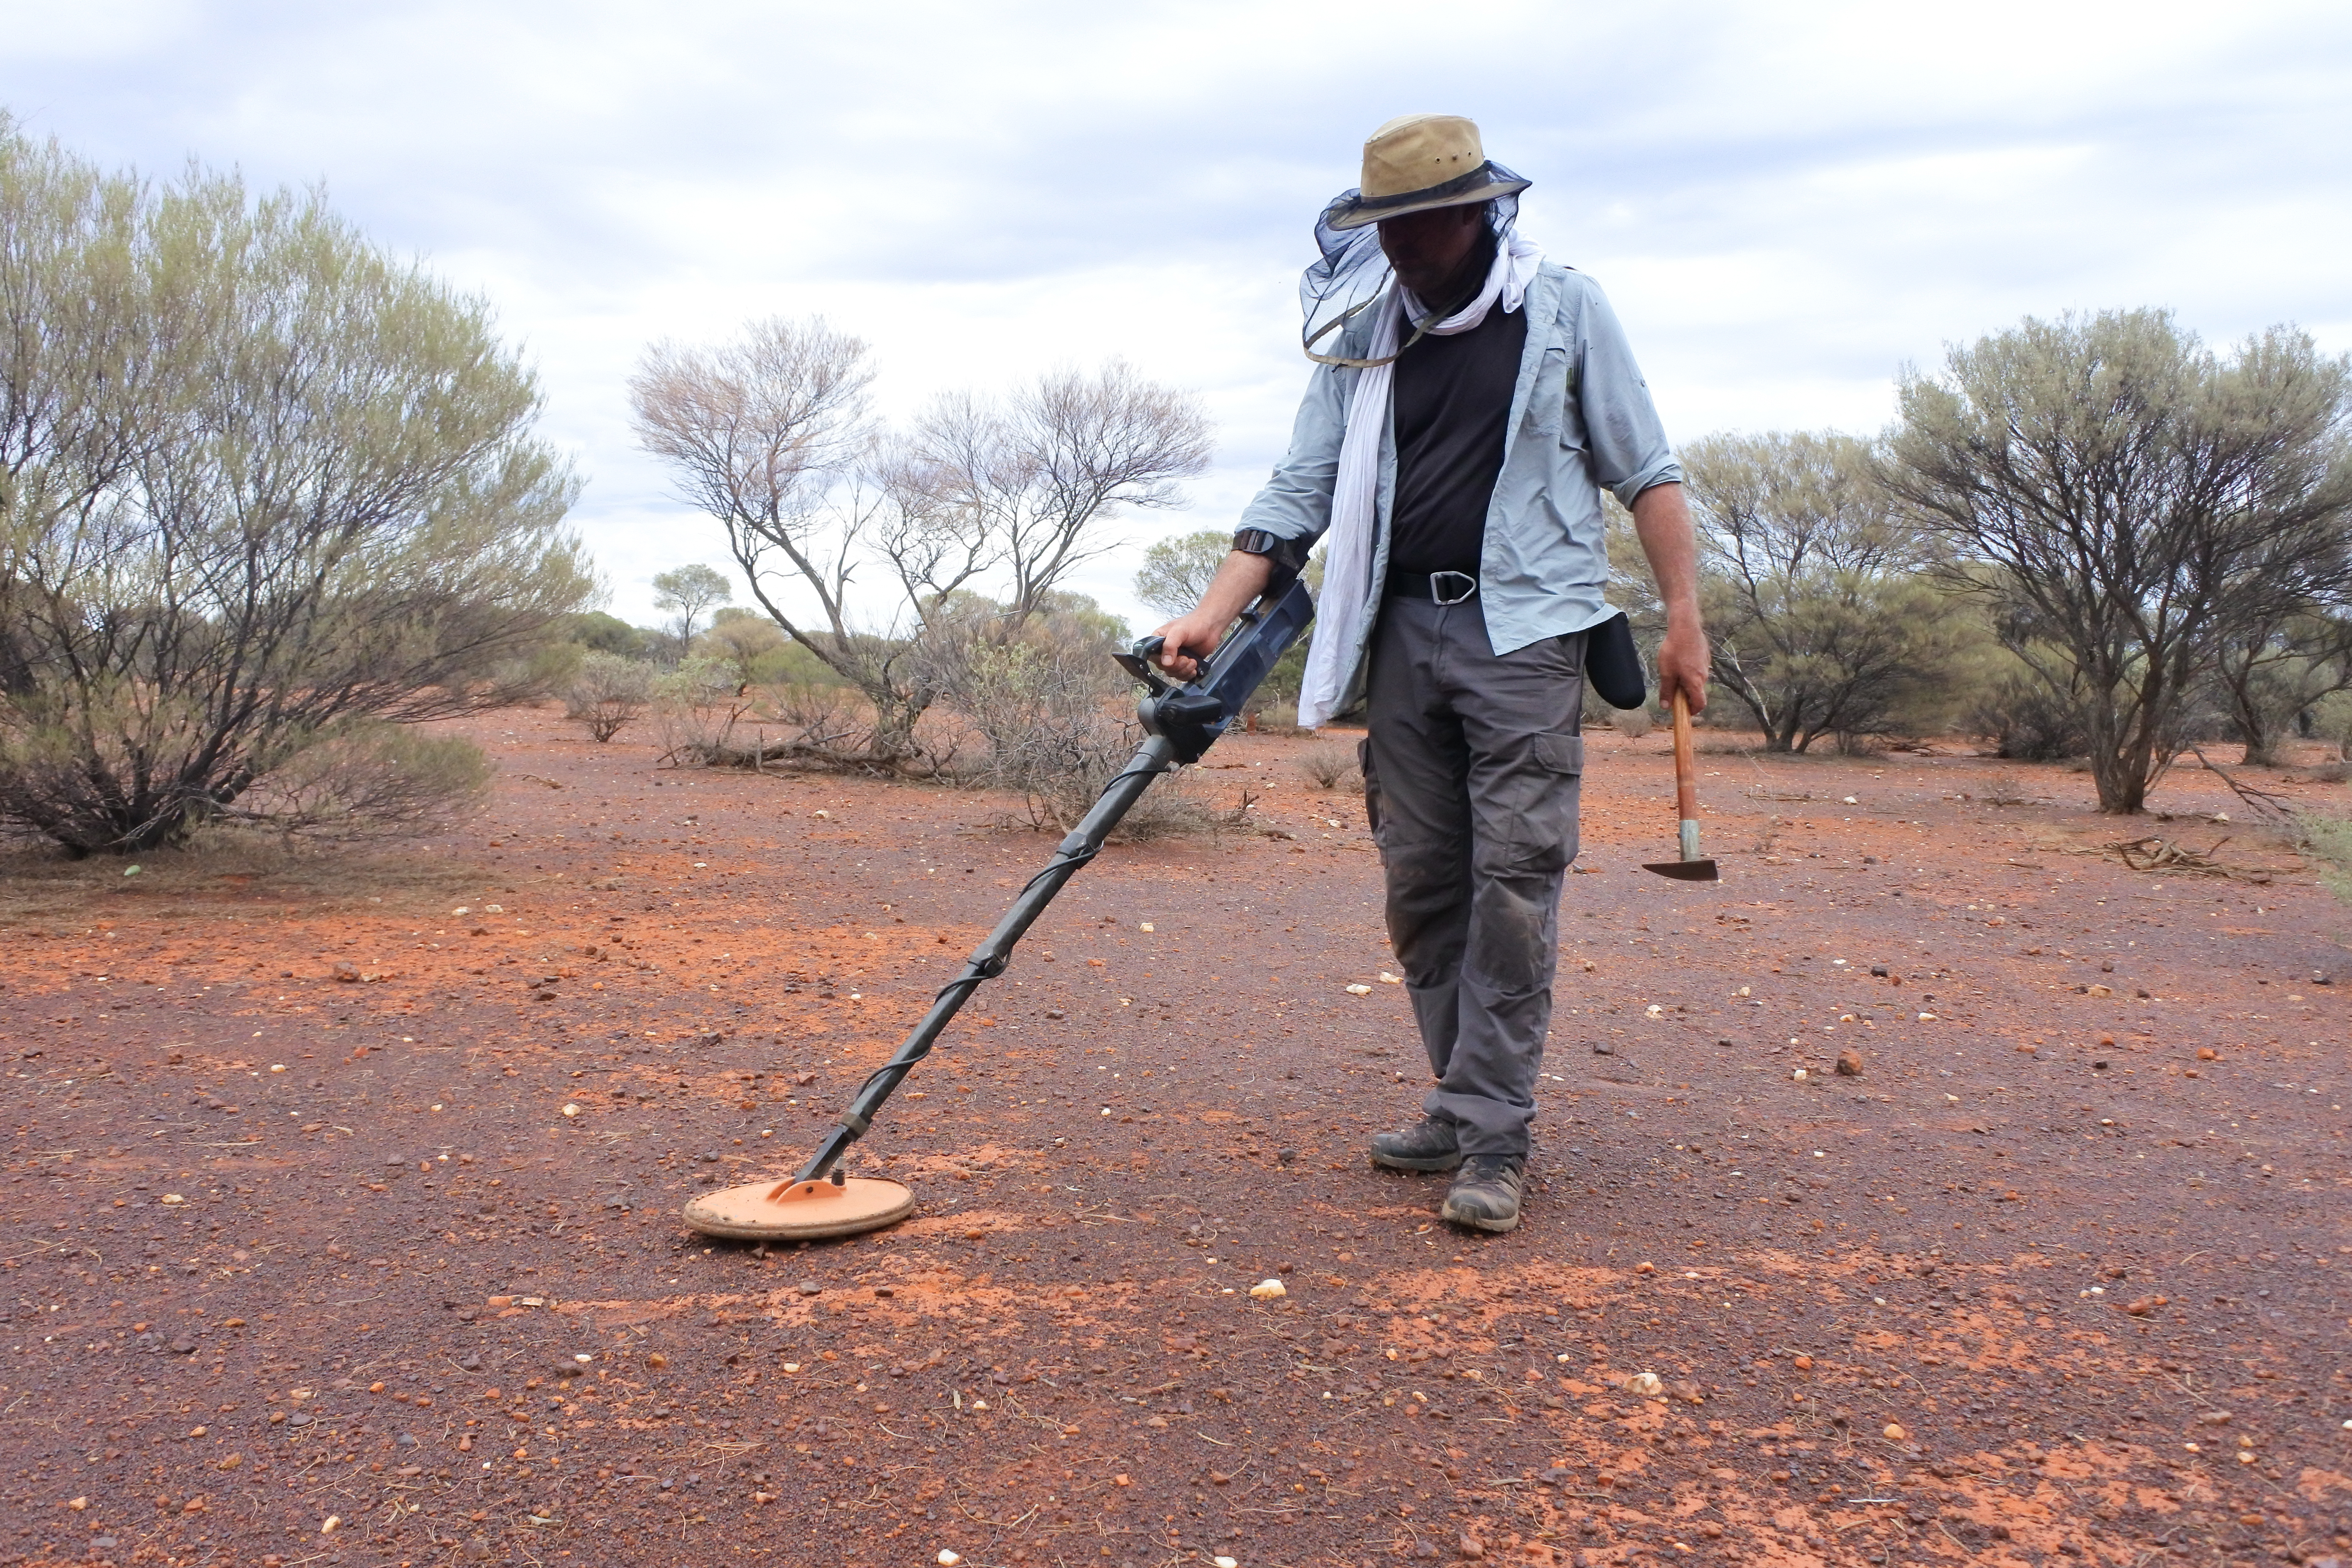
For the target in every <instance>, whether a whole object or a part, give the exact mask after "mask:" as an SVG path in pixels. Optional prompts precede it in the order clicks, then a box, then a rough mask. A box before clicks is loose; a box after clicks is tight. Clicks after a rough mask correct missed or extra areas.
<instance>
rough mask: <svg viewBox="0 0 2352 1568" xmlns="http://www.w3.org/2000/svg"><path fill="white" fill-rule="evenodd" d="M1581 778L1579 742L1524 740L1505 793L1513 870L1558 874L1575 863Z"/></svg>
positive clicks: (1542, 737)
mask: <svg viewBox="0 0 2352 1568" xmlns="http://www.w3.org/2000/svg"><path fill="white" fill-rule="evenodd" d="M1583 772H1584V739H1583V737H1582V736H1580V735H1573V734H1568V733H1564V732H1561V731H1539V732H1538V733H1536V734H1532V735H1529V736H1528V738H1527V742H1526V744H1525V749H1524V751H1523V752H1521V754H1520V759H1519V764H1518V766H1517V767H1515V768H1514V769H1512V770H1511V773H1512V776H1511V777H1510V779H1509V780H1508V783H1507V785H1506V788H1505V790H1504V794H1505V795H1506V796H1507V799H1506V800H1505V801H1500V802H1497V803H1496V804H1497V805H1502V806H1503V807H1504V813H1505V816H1506V819H1507V822H1508V823H1509V827H1508V829H1507V832H1506V834H1505V835H1504V838H1503V841H1504V842H1505V843H1506V844H1507V845H1508V846H1509V849H1510V860H1511V865H1512V867H1513V868H1514V869H1517V870H1521V871H1538V872H1543V871H1558V870H1559V869H1561V868H1563V867H1565V866H1566V865H1567V864H1568V863H1569V862H1570V860H1573V859H1574V858H1576V837H1577V835H1576V812H1577V798H1578V793H1579V784H1578V780H1579V777H1580V775H1581V774H1582V773H1583Z"/></svg>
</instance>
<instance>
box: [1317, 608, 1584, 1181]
mask: <svg viewBox="0 0 2352 1568" xmlns="http://www.w3.org/2000/svg"><path fill="white" fill-rule="evenodd" d="M1584 640H1585V639H1584V636H1583V634H1582V633H1578V634H1576V635H1574V636H1570V637H1548V638H1546V639H1545V640H1543V641H1541V642H1538V643H1536V644H1533V645H1531V646H1529V647H1523V648H1520V649H1519V650H1518V651H1517V652H1516V653H1509V654H1504V655H1501V656H1499V657H1498V656H1497V655H1496V653H1495V652H1494V650H1493V647H1492V646H1491V645H1490V644H1489V643H1488V642H1487V640H1486V617H1485V616H1484V614H1483V613H1482V612H1481V610H1480V608H1479V605H1478V602H1477V601H1476V600H1475V599H1472V600H1470V601H1468V602H1467V603H1465V604H1460V605H1437V604H1433V603H1431V602H1430V601H1428V600H1419V599H1409V598H1391V599H1390V600H1388V601H1386V602H1385V603H1384V604H1383V605H1381V619H1380V625H1379V626H1378V627H1377V628H1375V630H1374V632H1373V637H1372V666H1371V679H1370V731H1371V732H1370V736H1369V738H1367V739H1366V741H1365V742H1364V744H1363V762H1364V796H1365V805H1366V811H1367V813H1368V815H1369V816H1370V820H1371V826H1372V833H1373V837H1374V838H1375V839H1376V841H1377V842H1378V843H1379V845H1380V849H1381V865H1382V866H1383V867H1384V868H1386V870H1387V874H1388V926H1389V941H1390V942H1391V946H1392V947H1393V949H1394V950H1395V952H1396V957H1397V963H1398V966H1399V967H1400V968H1402V970H1403V971H1404V981H1405V991H1406V994H1408V995H1409V996H1411V997H1412V1008H1413V1015H1414V1017H1415V1019H1416V1020H1417V1021H1418V1022H1419V1024H1420V1026H1421V1039H1422V1044H1423V1046H1424V1047H1426V1048H1427V1049H1428V1052H1429V1065H1430V1068H1431V1070H1433V1072H1435V1073H1436V1075H1437V1086H1436V1087H1435V1088H1434V1089H1431V1090H1430V1092H1429V1095H1428V1098H1427V1099H1426V1100H1424V1101H1423V1107H1424V1109H1425V1110H1427V1111H1428V1113H1429V1114H1430V1115H1431V1116H1433V1117H1437V1118H1442V1119H1445V1120H1449V1121H1453V1122H1454V1123H1455V1124H1456V1127H1457V1130H1458V1133H1459V1136H1460V1139H1461V1144H1462V1150H1463V1152H1465V1153H1466V1154H1525V1153H1526V1152H1528V1123H1529V1122H1530V1121H1533V1120H1534V1119H1535V1084H1536V1074H1537V1069H1538V1068H1539V1067H1540V1066H1541V1064H1542V1061H1543V1047H1544V1036H1545V1033H1546V1031H1547V1030H1548V1029H1549V1026H1550V1024H1551V986H1552V976H1553V973H1554V971H1555V970H1556V969H1557V968H1558V966H1559V889H1560V878H1561V874H1562V873H1563V872H1564V871H1565V870H1566V869H1567V868H1568V863H1569V862H1570V860H1572V859H1574V858H1576V813H1577V787H1578V776H1579V775H1580V773H1583V771H1584V742H1583V741H1582V739H1581V738H1580V736H1579V734H1578V730H1579V728H1580V725H1581V722H1582V720H1583V715H1584Z"/></svg>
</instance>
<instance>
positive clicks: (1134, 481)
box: [913, 360, 1211, 626]
mask: <svg viewBox="0 0 2352 1568" xmlns="http://www.w3.org/2000/svg"><path fill="white" fill-rule="evenodd" d="M913 446H914V449H915V451H916V452H918V453H919V455H920V456H919V461H920V463H921V464H922V466H923V468H924V469H925V470H926V472H927V475H928V477H929V481H930V482H931V484H932V485H933V486H935V487H936V489H935V490H934V493H935V494H936V495H937V496H938V498H939V499H940V501H942V502H943V503H944V504H946V505H947V506H949V507H950V508H951V509H953V510H956V511H959V512H961V513H963V514H965V515H966V516H967V517H969V518H971V519H972V520H974V521H975V522H976V523H977V524H978V525H979V526H980V527H981V528H982V529H984V530H985V532H986V535H987V537H988V538H989V539H990V540H991V541H992V542H993V543H994V544H995V546H996V548H997V549H998V550H1000V551H1001V552H1003V563H1004V565H1005V567H1006V569H1007V571H1008V573H1009V575H1010V578H1011V582H1010V584H1009V587H1008V590H1007V593H1006V595H1005V608H1006V611H1007V615H1008V617H1009V619H1010V621H1011V622H1012V623H1013V625H1015V626H1018V625H1019V624H1020V623H1021V622H1023V621H1024V620H1026V619H1027V618H1028V617H1029V616H1031V615H1032V614H1034V612H1035V611H1036V609H1037V606H1038V605H1041V604H1042V603H1044V602H1045V596H1046V595H1048V594H1050V593H1052V592H1053V591H1054V590H1055V588H1056V587H1057V586H1059V585H1060V584H1061V582H1062V580H1063V579H1064V578H1065V577H1066V576H1067V575H1068V574H1069V571H1070V569H1071V568H1072V567H1074V566H1076V565H1077V564H1078V563H1080V562H1082V561H1085V560H1086V559H1087V558H1088V557H1090V556H1093V555H1097V554H1099V553H1100V552H1103V551H1104V550H1107V549H1109V548H1111V547H1112V546H1113V545H1114V544H1115V543H1117V541H1115V540H1112V539H1108V538H1107V537H1105V533H1104V531H1103V529H1102V526H1101V525H1102V524H1103V523H1105V522H1107V521H1109V520H1111V519H1112V518H1113V517H1115V516H1117V515H1118V513H1119V512H1120V511H1122V510H1129V509H1137V510H1142V509H1150V508H1158V507H1166V506H1173V505H1175V504H1176V503H1177V502H1178V500H1180V499H1181V491H1180V490H1179V489H1178V482H1179V481H1180V480H1182V479H1190V478H1192V477H1193V476H1194V475H1197V474H1199V473H1201V472H1202V471H1203V470H1204V469H1205V468H1207V467H1208V466H1209V456H1210V449H1211V442H1210V434H1209V423H1208V419H1207V417H1206V416H1204V415H1203V414H1202V412H1201V409H1200V405H1199V402H1198V400H1197V399H1195V398H1194V397H1193V396H1192V395H1190V394H1188V393H1183V392H1179V391H1176V390H1174V389H1172V388H1169V387H1164V386H1159V385H1156V384H1153V383H1151V382H1149V381H1146V380H1144V379H1143V378H1142V377H1140V376H1139V375H1138V374H1136V373H1135V371H1134V370H1133V369H1132V368H1131V367H1130V366H1129V365H1127V364H1126V363H1123V362H1121V361H1118V360H1113V361H1112V362H1110V363H1108V364H1107V365H1105V366H1104V367H1103V368H1102V369H1101V370H1099V371H1097V372H1095V373H1094V374H1087V373H1085V372H1082V371H1076V370H1063V371H1056V372H1054V373H1052V374H1046V375H1042V376H1039V377H1038V378H1037V379H1036V380H1035V381H1034V382H1032V383H1030V384H1028V385H1026V386H1024V387H1022V388H1020V389H1019V390H1018V391H1016V392H1014V393H1013V395H1011V396H1009V397H1006V398H1004V399H1002V400H997V399H992V398H989V397H985V396H982V395H978V394H973V393H958V394H951V395H948V396H945V397H942V398H941V399H940V401H939V402H938V403H936V404H935V405H933V406H932V408H931V409H930V411H929V414H928V415H926V416H925V417H924V418H923V420H922V421H921V423H920V424H919V426H918V427H917V429H916V432H915V435H914V440H913Z"/></svg>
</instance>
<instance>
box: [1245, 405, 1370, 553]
mask: <svg viewBox="0 0 2352 1568" xmlns="http://www.w3.org/2000/svg"><path fill="white" fill-rule="evenodd" d="M1355 374H1356V373H1353V372H1348V371H1342V370H1339V369H1337V368H1335V367H1331V366H1327V365H1318V366H1316V368H1315V372H1314V374H1313V376H1312V377H1311V378H1310V379H1309V380H1308V382H1307V395H1306V397H1304V398H1303V399H1301V400H1300V402H1299V405H1298V418H1297V422H1296V423H1294V424H1293V425H1292V426H1291V429H1290V450H1289V451H1287V452H1286V453H1284V454H1283V458H1282V461H1281V462H1279V463H1276V465H1275V467H1274V477H1273V478H1272V479H1268V480H1267V481H1266V483H1265V489H1262V490H1260V491H1258V492H1257V497H1256V499H1255V500H1252V501H1251V502H1250V503H1249V505H1248V506H1247V507H1246V508H1244V510H1243V512H1242V517H1241V526H1242V527H1243V528H1262V529H1264V530H1265V531H1266V532H1268V533H1271V534H1273V535H1274V536H1275V537H1276V539H1296V540H1301V541H1304V542H1307V543H1310V544H1311V543H1313V542H1315V541H1316V540H1318V539H1320V538H1322V537H1323V532H1324V531H1325V530H1326V529H1328V528H1329V527H1330V526H1331V488H1332V485H1333V484H1334V483H1335V482H1336V480H1337V479H1338V476H1339V441H1340V438H1341V437H1344V436H1345V435H1346V434H1347V431H1348V396H1349V393H1350V392H1351V391H1352V390H1353V389H1354V386H1355Z"/></svg>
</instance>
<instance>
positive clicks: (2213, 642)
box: [1882, 310, 2352, 813]
mask: <svg viewBox="0 0 2352 1568" xmlns="http://www.w3.org/2000/svg"><path fill="white" fill-rule="evenodd" d="M1900 395H1901V422H1900V424H1899V426H1897V428H1896V429H1895V433H1894V436H1893V437H1892V449H1891V458H1892V460H1891V461H1890V462H1888V463H1887V464H1886V465H1885V468H1883V470H1882V474H1883V477H1884V479H1885V482H1886V483H1887V484H1888V485H1889V486H1890V488H1892V489H1894V491H1895V494H1896V495H1897V496H1898V497H1900V498H1901V500H1903V501H1904V502H1905V503H1906V505H1907V506H1908V507H1909V508H1910V509H1911V510H1912V511H1913V513H1914V515H1915V516H1916V517H1917V518H1918V519H1920V520H1921V521H1924V522H1925V523H1926V524H1927V526H1929V527H1931V528H1933V529H1935V530H1937V531H1940V532H1942V533H1943V534H1944V535H1945V536H1946V537H1947V539H1948V541H1949V542H1950V544H1951V546H1952V547H1953V550H1954V553H1955V555H1956V556H1958V557H1959V558H1960V562H1961V564H1960V567H1959V570H1958V574H1957V575H1956V581H1957V582H1958V583H1959V584H1961V585H1963V586H1975V587H1979V588H1982V589H1984V590H1986V591H1989V592H1990V593H1992V594H1994V595H1996V596H1997V597H1999V598H2000V599H2004V600H2008V601H2011V602H2013V604H2014V605H2015V606H2016V607H2017V609H2018V610H2019V611H2020V612H2021V614H2020V615H2015V616H2008V615H2005V616H2003V617H2002V618H2003V619H2010V620H2017V621H2020V622H2021V623H2022V624H2032V625H2035V626H2040V627H2042V628H2045V633H2044V635H2046V636H2047V637H2050V638H2051V639H2052V641H2051V642H2050V643H2047V644H2038V645H2037V644H2026V645H2023V646H2018V647H2016V651H2017V652H2018V654H2019V657H2021V658H2025V659H2027V660H2028V661H2029V662H2031V661H2033V660H2035V659H2037V658H2042V654H2041V653H2040V652H2038V651H2037V648H2048V647H2056V648H2058V649H2062V650H2063V659H2062V660H2060V661H2048V660H2045V661H2044V663H2043V664H2042V665H2040V666H2037V668H2039V670H2040V673H2041V675H2042V678H2043V679H2044V680H2045V681H2046V682H2047V684H2048V685H2049V686H2050V687H2051V688H2052V689H2053V690H2056V689H2065V688H2067V687H2068V686H2070V685H2071V686H2073V687H2074V689H2078V690H2079V691H2080V692H2081V693H2082V694H2083V697H2084V724H2085V728H2086V730H2087V731H2088V733H2089V738H2090V751H2091V759H2090V760H2091V772H2092V776H2093V778H2094V779H2095V782H2096V784H2097V786H2098V794H2099V807H2100V809H2101V810H2103V811H2107V812H2115V813H2128V812H2137V811H2138V810H2140V809H2141V807H2142V803H2143V801H2144V800H2145V798H2146V796H2147V789H2148V786H2149V784H2150V783H2151V782H2152V781H2153V780H2154V779H2155V777H2156V776H2157V775H2158V773H2160V771H2161V770H2162V769H2163V767H2164V766H2166V765H2167V764H2168V763H2169V761H2170V760H2171V758H2172V756H2173V755H2174V754H2175V753H2176V752H2177V750H2178V746H2179V740H2180V728H2181V721H2182V719H2183V716H2184V714H2185V712H2186V710H2187V705H2188V701H2189V697H2190V694H2191V692H2192V690H2193V689H2194V688H2195V687H2196V685H2197V684H2198V682H2199V681H2200V679H2201V678H2202V677H2204V676H2205V675H2206V674H2207V672H2208V671H2210V669H2211V668H2212V667H2213V664H2214V661H2215V659H2216V658H2217V650H2218V649H2219V648H2220V647H2222V646H2223V645H2224V644H2225V643H2226V642H2227V641H2228V640H2229V639H2230V638H2231V637H2233V636H2239V635H2242V633H2243V632H2245V631H2246V630H2247V629H2248V628H2252V627H2255V626H2261V625H2262V624H2263V623H2264V622H2265V621H2266V620H2269V619H2271V618H2272V617H2273V616H2275V615H2276V614H2277V613H2278V611H2279V609H2280V607H2281V606H2283V605H2320V606H2335V605H2342V604H2343V603H2344V602H2345V598H2346V595H2347V592H2352V552H2347V519H2352V442H2347V423H2352V364H2347V361H2346V360H2344V359H2342V358H2329V357H2326V356H2323V355H2322V354H2320V353H2319V352H2318V351H2317V349H2316V348H2315V345H2314V344H2313V342H2312V340H2311V338H2310V337H2309V336H2308V335H2307V334H2305V333H2304V332H2302V331H2297V330H2295V329H2294V328H2292V327H2274V328H2273V329H2271V330H2270V331H2266V332H2263V333H2262V334H2261V335H2259V336H2257V337H2254V338H2252V339H2249V340H2248V341H2247V342H2244V343H2243V344H2242V345H2241V346H2240V347H2239V349H2238V350H2237V352H2236V353H2234V354H2232V355H2231V356H2230V357H2228V358H2226V359H2224V358H2222V357H2221V356H2218V355H2216V354H2214V353H2211V352H2210V350H2207V349H2206V348H2204V347H2203V346H2202V345H2201V344H2200V342H2198V340H2197V338H2196V337H2195V336H2194V335H2193V334H2190V333H2188V332H2184V331H2181V330H2180V329H2179V327H2178V326H2177V325H2176V324H2175V323H2174V321H2173V320H2172V318H2171V316H2170V314H2169V313H2168V312H2166V311H2162V310H2130V311H2111V312H2104V313H2101V314H2099V315H2096V316H2091V317H2068V318H2066V319H2063V320H2061V321H2032V320H2028V321H2025V322H2024V323H2023V324H2022V325H2021V326H2019V327H2017V328H2015V329H2012V330H2011V331H2005V332H2000V333H1997V334H1995V335H1993V336H1991V337H1988V338H1985V339H1982V340H1980V341H1979V342H1977V343H1976V344H1975V345H1974V346H1972V347H1965V348H1955V349H1953V350H1951V351H1950V353H1949V354H1948V356H1947V359H1946V361H1945V366H1944V372H1943V374H1941V375H1939V376H1929V375H1925V374H1918V373H1916V372H1914V373H1910V374H1906V376H1905V377H1904V379H1903V382H1902V384H1901V391H1900Z"/></svg>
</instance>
